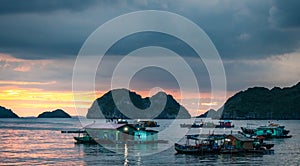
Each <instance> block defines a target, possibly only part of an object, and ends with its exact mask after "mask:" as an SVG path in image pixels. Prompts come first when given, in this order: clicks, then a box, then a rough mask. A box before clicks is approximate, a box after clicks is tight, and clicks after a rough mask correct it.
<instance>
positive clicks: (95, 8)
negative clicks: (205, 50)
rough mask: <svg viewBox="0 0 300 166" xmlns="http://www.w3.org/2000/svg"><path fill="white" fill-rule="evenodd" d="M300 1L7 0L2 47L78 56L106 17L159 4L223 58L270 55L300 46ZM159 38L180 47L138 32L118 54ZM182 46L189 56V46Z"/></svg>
mask: <svg viewBox="0 0 300 166" xmlns="http://www.w3.org/2000/svg"><path fill="white" fill-rule="evenodd" d="M297 4H299V2H298V1H297V0H294V1H284V2H282V1H279V0H273V1H272V0H267V1H260V0H252V1H234V0H230V1H219V0H214V1H173V0H172V1H158V0H155V1H147V0H139V1H81V0H75V1H74V0H47V1H46V0H27V1H17V0H2V1H0V22H1V26H0V52H2V53H9V54H12V55H13V56H16V57H19V58H25V59H52V58H66V57H67V58H68V57H69V58H70V57H75V56H76V55H77V53H78V51H79V50H80V48H81V45H82V44H83V43H84V41H85V40H86V39H87V37H88V36H89V35H90V34H91V33H92V32H93V31H94V30H95V29H96V28H98V27H99V26H100V25H101V24H103V23H104V22H106V21H108V20H110V19H112V18H114V17H117V16H119V15H121V14H124V13H128V12H132V11H138V10H146V9H154V10H155V9H156V10H166V11H170V12H174V13H177V14H180V15H182V16H184V17H187V18H188V19H190V20H192V21H194V22H195V23H196V24H198V25H199V26H200V27H201V28H203V29H204V31H205V32H206V33H207V34H208V35H209V37H210V38H211V40H212V41H213V43H214V44H215V45H216V48H217V49H218V51H219V53H220V55H221V57H222V58H223V59H249V58H250V59H256V58H265V57H268V56H273V55H277V54H283V53H289V52H293V51H295V50H297V49H299V47H300V46H299V44H300V42H299V39H300V30H299V20H300V19H298V18H299V14H298V13H299V11H298V10H297V6H299V5H297ZM158 19H159V18H158ZM145 21H146V20H145ZM126 24H127V23H125V22H124V26H123V27H112V31H118V30H119V28H126ZM274 26H275V27H274ZM278 27H279V28H278ZM170 28H174V27H170ZM281 28H293V30H285V31H282V29H281ZM154 37H156V38H158V39H160V41H157V43H155V44H154V45H158V44H160V43H168V44H169V45H168V46H167V47H168V48H170V47H173V48H174V49H176V48H179V45H178V42H173V41H170V40H169V39H168V38H166V37H164V36H159V35H157V36H151V35H149V36H136V37H135V39H132V40H128V41H127V42H126V44H124V45H121V46H116V47H115V48H116V49H115V50H114V51H113V53H115V54H122V52H124V48H128V49H129V50H130V49H133V48H135V47H136V46H137V44H136V41H137V40H138V41H139V42H144V43H141V44H142V45H143V44H144V45H146V44H149V45H153V44H151V42H153V41H155V39H153V38H154ZM118 49H119V50H118ZM181 51H182V52H185V55H184V56H189V51H188V50H186V49H184V48H182V49H181Z"/></svg>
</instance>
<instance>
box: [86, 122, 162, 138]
mask: <svg viewBox="0 0 300 166" xmlns="http://www.w3.org/2000/svg"><path fill="white" fill-rule="evenodd" d="M84 129H85V130H86V132H87V133H88V135H89V136H90V137H92V138H93V139H95V140H100V141H108V142H115V143H124V142H127V141H140V142H143V141H156V140H157V133H158V131H154V130H145V129H140V128H136V127H134V126H133V125H130V124H114V123H106V124H91V125H88V126H86V127H84Z"/></svg>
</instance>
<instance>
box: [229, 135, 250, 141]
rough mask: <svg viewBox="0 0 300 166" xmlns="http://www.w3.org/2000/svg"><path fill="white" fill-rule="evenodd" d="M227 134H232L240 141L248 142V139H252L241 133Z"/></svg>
mask: <svg viewBox="0 0 300 166" xmlns="http://www.w3.org/2000/svg"><path fill="white" fill-rule="evenodd" d="M228 136H233V137H235V138H236V139H238V140H240V141H243V142H250V141H253V139H250V138H247V137H245V136H244V135H242V134H230V135H228Z"/></svg>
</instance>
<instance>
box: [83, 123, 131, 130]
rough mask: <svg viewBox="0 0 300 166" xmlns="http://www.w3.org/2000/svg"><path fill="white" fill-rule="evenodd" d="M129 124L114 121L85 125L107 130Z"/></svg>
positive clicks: (90, 127)
mask: <svg viewBox="0 0 300 166" xmlns="http://www.w3.org/2000/svg"><path fill="white" fill-rule="evenodd" d="M126 125H127V124H114V123H99V124H90V125H87V126H85V127H84V128H85V129H106V130H116V129H119V128H121V127H123V126H126Z"/></svg>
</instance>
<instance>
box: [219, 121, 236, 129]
mask: <svg viewBox="0 0 300 166" xmlns="http://www.w3.org/2000/svg"><path fill="white" fill-rule="evenodd" d="M216 128H234V124H232V121H230V120H224V121H219V124H218V125H216Z"/></svg>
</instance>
